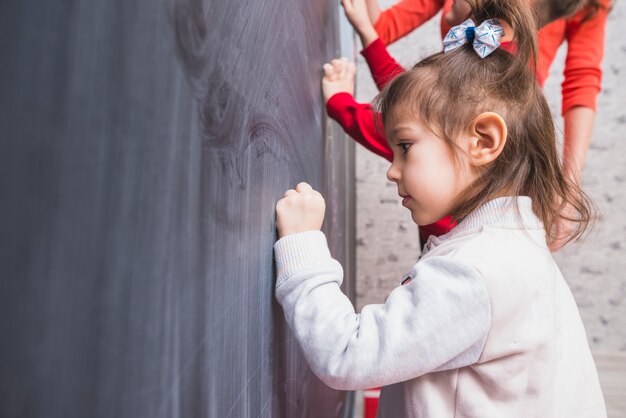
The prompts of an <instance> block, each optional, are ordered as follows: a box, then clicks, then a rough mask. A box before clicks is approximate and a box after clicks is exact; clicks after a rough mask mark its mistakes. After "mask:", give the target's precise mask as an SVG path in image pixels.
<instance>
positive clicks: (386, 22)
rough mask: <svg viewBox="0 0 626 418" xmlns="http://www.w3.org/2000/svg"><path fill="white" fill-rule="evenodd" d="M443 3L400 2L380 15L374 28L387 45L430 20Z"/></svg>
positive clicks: (423, 0)
mask: <svg viewBox="0 0 626 418" xmlns="http://www.w3.org/2000/svg"><path fill="white" fill-rule="evenodd" d="M443 3H444V1H443V0H401V1H400V2H398V3H396V4H394V5H393V6H391V7H390V8H389V9H387V10H384V11H382V12H381V13H380V16H379V17H378V20H377V21H376V23H374V28H375V29H376V32H378V36H380V39H381V40H382V41H383V42H384V43H385V44H386V45H389V44H391V43H393V42H395V41H396V40H398V39H400V38H402V37H403V36H405V35H406V34H408V33H409V32H411V31H412V30H413V29H415V28H417V27H419V26H421V25H422V24H423V23H424V22H427V21H429V20H430V19H432V18H433V16H435V15H436V14H437V12H439V10H441V8H442V7H443Z"/></svg>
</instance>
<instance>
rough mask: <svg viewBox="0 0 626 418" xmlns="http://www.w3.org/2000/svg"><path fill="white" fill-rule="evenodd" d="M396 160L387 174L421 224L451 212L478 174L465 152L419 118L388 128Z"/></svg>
mask: <svg viewBox="0 0 626 418" xmlns="http://www.w3.org/2000/svg"><path fill="white" fill-rule="evenodd" d="M386 130H387V135H388V136H387V138H388V139H389V145H390V146H391V149H392V150H393V162H392V164H391V167H389V170H388V171H387V178H388V179H389V180H390V181H392V182H394V183H396V185H397V186H398V194H399V195H400V197H402V198H403V200H402V205H403V206H404V207H406V208H407V209H409V210H410V211H411V216H412V218H413V221H414V222H415V223H416V224H418V225H428V224H432V223H434V222H436V221H438V220H440V219H441V218H443V217H445V216H447V215H450V213H452V210H453V209H454V207H453V205H454V200H455V198H456V197H457V196H458V195H459V193H460V192H462V191H463V190H464V189H465V188H466V187H467V186H468V185H469V184H470V183H471V182H472V181H473V180H474V179H475V178H476V177H477V176H475V175H474V173H473V170H472V167H471V166H470V164H469V161H468V159H467V158H466V157H465V156H464V154H463V153H462V152H459V153H458V158H455V151H453V150H452V148H451V147H450V145H448V143H447V142H446V141H445V140H444V139H442V138H440V137H438V136H437V135H435V133H434V132H432V131H431V130H430V129H429V128H428V127H427V126H426V125H425V124H423V123H421V121H419V120H415V119H411V120H404V121H401V122H400V123H395V124H393V126H391V127H388V128H387V129H386Z"/></svg>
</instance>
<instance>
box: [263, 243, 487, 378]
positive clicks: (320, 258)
mask: <svg viewBox="0 0 626 418" xmlns="http://www.w3.org/2000/svg"><path fill="white" fill-rule="evenodd" d="M274 251H275V258H276V268H277V275H278V278H277V282H276V298H277V299H278V301H279V303H280V304H281V305H282V307H283V312H284V314H285V318H286V320H287V322H288V324H289V326H290V328H291V329H292V331H293V333H294V335H295V337H296V339H297V340H298V342H299V343H300V346H301V347H302V349H303V351H304V354H305V356H306V358H307V361H308V363H309V366H310V367H311V369H312V370H313V372H314V373H315V374H316V375H317V376H318V377H319V378H320V379H321V380H322V381H323V382H324V383H326V384H327V385H328V386H330V387H332V388H335V389H339V390H354V389H364V388H369V387H377V386H382V385H389V384H392V383H397V382H402V381H406V380H408V379H412V378H416V377H418V376H421V375H423V374H426V373H429V372H433V371H442V370H449V369H454V368H459V367H463V366H467V365H469V364H473V363H475V362H476V361H477V360H478V359H479V357H480V354H481V352H482V348H483V345H484V342H485V340H486V338H487V334H488V331H489V327H490V321H491V311H490V303H489V296H488V294H487V290H486V288H485V285H484V283H483V280H482V277H481V276H480V274H479V273H478V272H477V271H476V270H475V269H474V268H472V267H470V266H468V265H465V264H463V263H461V262H459V261H456V260H455V259H454V258H452V257H435V256H433V257H429V258H426V259H423V260H422V261H420V262H419V263H417V264H416V265H415V266H414V267H413V269H412V270H411V273H410V277H411V279H412V280H411V281H410V282H409V283H408V284H406V285H404V286H399V287H397V288H396V289H395V290H394V291H393V292H391V294H390V295H389V297H388V298H387V301H386V302H385V303H384V304H380V305H367V306H365V307H364V308H363V309H362V310H361V313H360V314H357V313H356V312H355V310H354V307H353V306H352V303H351V302H350V300H349V299H348V298H347V297H346V296H345V295H344V294H343V293H342V292H341V289H340V285H341V282H342V280H343V271H342V268H341V265H340V264H339V263H338V262H337V261H336V260H334V259H332V258H331V256H330V253H329V250H328V246H327V243H326V238H325V237H324V234H323V233H321V232H319V231H313V232H303V233H299V234H293V235H288V236H286V237H284V238H281V239H280V240H279V241H278V242H277V243H276V244H275V246H274Z"/></svg>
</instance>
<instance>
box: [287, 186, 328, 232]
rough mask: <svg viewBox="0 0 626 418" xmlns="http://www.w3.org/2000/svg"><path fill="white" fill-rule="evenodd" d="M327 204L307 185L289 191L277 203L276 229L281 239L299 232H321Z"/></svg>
mask: <svg viewBox="0 0 626 418" xmlns="http://www.w3.org/2000/svg"><path fill="white" fill-rule="evenodd" d="M325 210H326V204H325V203H324V198H323V197H322V195H321V194H320V193H319V192H317V191H315V190H313V188H312V187H311V186H310V185H308V184H307V183H300V184H298V185H297V186H296V189H295V190H294V189H289V190H287V191H286V192H285V197H283V198H282V199H280V200H279V201H278V203H276V229H278V236H279V237H280V238H282V237H284V236H287V235H291V234H296V233H298V232H306V231H319V230H320V229H321V228H322V223H323V222H324V211H325Z"/></svg>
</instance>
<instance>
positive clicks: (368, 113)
mask: <svg viewBox="0 0 626 418" xmlns="http://www.w3.org/2000/svg"><path fill="white" fill-rule="evenodd" d="M326 111H327V112H328V116H330V117H331V118H333V119H334V120H336V121H337V123H339V125H341V127H342V128H343V130H344V131H346V133H347V134H348V135H350V136H351V137H352V138H353V139H354V140H355V141H356V142H358V143H359V144H361V145H363V146H364V147H365V148H367V149H368V150H370V151H372V152H373V153H374V154H376V155H380V156H381V157H383V158H385V159H387V160H388V161H391V160H393V151H391V148H389V145H388V144H387V138H385V135H384V133H383V132H381V131H380V130H379V129H378V126H381V127H382V122H380V115H379V114H377V113H376V112H374V109H372V106H371V105H370V104H369V103H357V102H356V100H354V97H352V95H351V94H350V93H337V94H335V95H334V96H332V97H331V98H330V99H329V100H328V103H326Z"/></svg>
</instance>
